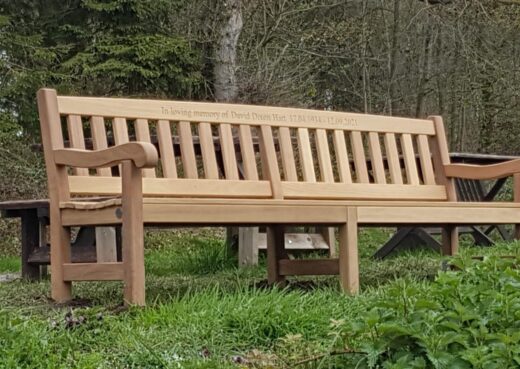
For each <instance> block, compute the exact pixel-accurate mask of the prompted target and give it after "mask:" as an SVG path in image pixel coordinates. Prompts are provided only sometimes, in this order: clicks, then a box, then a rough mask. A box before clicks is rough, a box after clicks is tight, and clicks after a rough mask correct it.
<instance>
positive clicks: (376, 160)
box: [368, 132, 386, 184]
mask: <svg viewBox="0 0 520 369" xmlns="http://www.w3.org/2000/svg"><path fill="white" fill-rule="evenodd" d="M368 147H369V149H370V162H371V163H372V175H373V176H374V180H375V182H376V183H382V184H384V183H386V175H385V166H384V163H383V154H382V153H381V143H380V142H379V135H378V134H377V133H376V132H370V133H369V134H368Z"/></svg>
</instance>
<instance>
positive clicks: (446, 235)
mask: <svg viewBox="0 0 520 369" xmlns="http://www.w3.org/2000/svg"><path fill="white" fill-rule="evenodd" d="M458 251H459V231H458V229H457V227H455V226H452V225H449V226H445V227H443V228H442V254H443V255H449V256H453V255H455V254H457V252H458Z"/></svg>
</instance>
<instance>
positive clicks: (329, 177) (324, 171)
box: [316, 129, 334, 183]
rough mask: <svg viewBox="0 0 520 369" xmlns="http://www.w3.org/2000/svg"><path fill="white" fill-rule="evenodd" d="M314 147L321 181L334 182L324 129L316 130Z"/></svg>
mask: <svg viewBox="0 0 520 369" xmlns="http://www.w3.org/2000/svg"><path fill="white" fill-rule="evenodd" d="M316 149H317V151H318V163H319V165H320V174H321V180H322V181H323V182H329V183H331V182H334V173H333V172H332V162H331V159H330V150H329V142H328V140H327V132H326V131H325V130H324V129H317V130H316Z"/></svg>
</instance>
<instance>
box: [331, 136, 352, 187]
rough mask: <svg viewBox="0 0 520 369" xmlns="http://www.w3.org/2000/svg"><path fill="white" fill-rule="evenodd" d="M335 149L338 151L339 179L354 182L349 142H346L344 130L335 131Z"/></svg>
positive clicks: (344, 181)
mask: <svg viewBox="0 0 520 369" xmlns="http://www.w3.org/2000/svg"><path fill="white" fill-rule="evenodd" d="M334 149H335V151H336V162H337V163H338V172H339V180H340V181H341V182H343V183H352V174H351V172H350V160H349V157H348V152H347V144H346V143H345V132H344V131H341V130H335V131H334Z"/></svg>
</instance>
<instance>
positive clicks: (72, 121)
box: [67, 115, 88, 176]
mask: <svg viewBox="0 0 520 369" xmlns="http://www.w3.org/2000/svg"><path fill="white" fill-rule="evenodd" d="M67 130H68V132H69V142H70V147H73V148H75V149H82V150H85V137H84V135H83V123H82V122H81V117H80V116H79V115H68V116H67ZM72 173H74V174H75V175H77V176H88V169H87V168H72Z"/></svg>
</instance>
